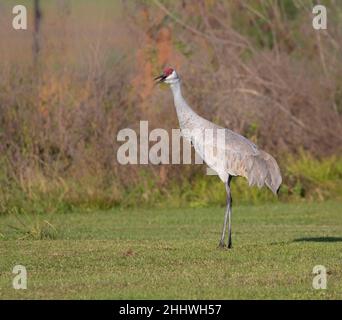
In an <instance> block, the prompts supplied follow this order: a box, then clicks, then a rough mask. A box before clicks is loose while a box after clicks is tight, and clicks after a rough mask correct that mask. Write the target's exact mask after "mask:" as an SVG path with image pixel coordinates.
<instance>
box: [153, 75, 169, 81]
mask: <svg viewBox="0 0 342 320" xmlns="http://www.w3.org/2000/svg"><path fill="white" fill-rule="evenodd" d="M166 78H167V77H166V75H164V74H162V75H160V76H158V77H155V78H154V81H156V83H161V82H164V80H165V79H166Z"/></svg>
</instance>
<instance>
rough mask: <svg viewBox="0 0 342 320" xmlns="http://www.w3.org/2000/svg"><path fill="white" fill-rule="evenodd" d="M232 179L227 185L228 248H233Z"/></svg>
mask: <svg viewBox="0 0 342 320" xmlns="http://www.w3.org/2000/svg"><path fill="white" fill-rule="evenodd" d="M231 179H232V177H231V176H229V178H228V181H227V184H226V191H227V210H228V248H229V249H230V248H231V247H232V205H233V198H232V194H231V190H230V180H231Z"/></svg>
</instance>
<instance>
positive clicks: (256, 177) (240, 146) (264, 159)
mask: <svg viewBox="0 0 342 320" xmlns="http://www.w3.org/2000/svg"><path fill="white" fill-rule="evenodd" d="M170 70H172V72H170ZM157 79H160V81H161V82H166V83H168V84H170V86H171V90H172V93H173V97H174V104H175V107H176V112H177V117H178V120H179V125H180V129H181V132H182V136H183V137H184V138H185V139H187V140H188V141H191V142H192V144H193V146H194V148H195V150H196V152H197V153H198V154H199V155H200V156H201V157H202V159H203V160H204V161H205V162H206V164H207V165H208V166H209V167H210V168H212V169H213V170H214V171H216V172H217V174H218V175H219V177H220V179H221V180H222V181H223V182H224V183H225V185H226V190H227V210H226V214H225V221H224V226H223V232H222V237H221V241H220V246H221V247H222V246H224V234H225V229H226V224H227V223H229V239H228V247H229V248H230V247H231V206H232V201H231V194H230V181H231V178H232V177H234V176H242V177H245V178H246V179H247V180H248V182H249V185H251V186H252V185H256V186H258V187H259V188H261V187H263V186H264V185H266V186H267V187H268V188H269V189H271V191H272V192H273V193H274V194H276V193H277V192H278V190H279V187H280V185H281V182H282V178H281V174H280V170H279V166H278V164H277V162H276V160H275V159H274V158H273V157H272V156H271V155H270V154H268V153H267V152H265V151H263V150H260V149H259V148H258V147H257V146H256V145H255V144H254V143H253V142H251V141H250V140H248V139H247V138H245V137H243V136H241V135H240V134H237V133H235V132H233V131H231V130H229V129H225V128H223V127H220V126H218V125H216V124H214V123H212V122H210V121H208V120H206V119H204V118H202V117H201V116H199V115H198V114H197V113H196V112H195V111H194V110H192V109H191V108H190V106H189V105H188V104H187V102H186V101H185V100H184V98H183V96H182V92H181V83H180V79H179V77H178V75H177V73H176V72H175V71H174V70H173V69H171V68H167V69H166V71H164V74H163V75H162V76H160V77H158V78H157ZM206 131H210V132H212V136H213V138H212V139H209V140H208V139H206ZM207 149H212V150H213V152H212V153H208V152H206V150H207Z"/></svg>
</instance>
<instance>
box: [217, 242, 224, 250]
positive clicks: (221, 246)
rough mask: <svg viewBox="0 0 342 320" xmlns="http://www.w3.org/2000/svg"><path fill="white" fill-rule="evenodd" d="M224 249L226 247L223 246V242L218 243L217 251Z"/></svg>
mask: <svg viewBox="0 0 342 320" xmlns="http://www.w3.org/2000/svg"><path fill="white" fill-rule="evenodd" d="M225 247H226V245H225V244H224V242H223V241H220V243H219V245H218V248H219V249H224V248H225Z"/></svg>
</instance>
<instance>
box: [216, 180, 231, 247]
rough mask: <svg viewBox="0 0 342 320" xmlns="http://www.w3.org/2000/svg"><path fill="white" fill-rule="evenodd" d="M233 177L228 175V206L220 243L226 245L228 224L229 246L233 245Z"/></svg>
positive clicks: (220, 245)
mask: <svg viewBox="0 0 342 320" xmlns="http://www.w3.org/2000/svg"><path fill="white" fill-rule="evenodd" d="M231 179H232V177H231V176H229V177H228V181H227V183H226V192H227V206H226V212H225V214H224V222H223V228H222V235H221V240H220V243H219V247H222V248H223V247H224V238H225V234H226V228H227V224H228V248H231V247H232V196H231V192H230V181H231Z"/></svg>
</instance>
